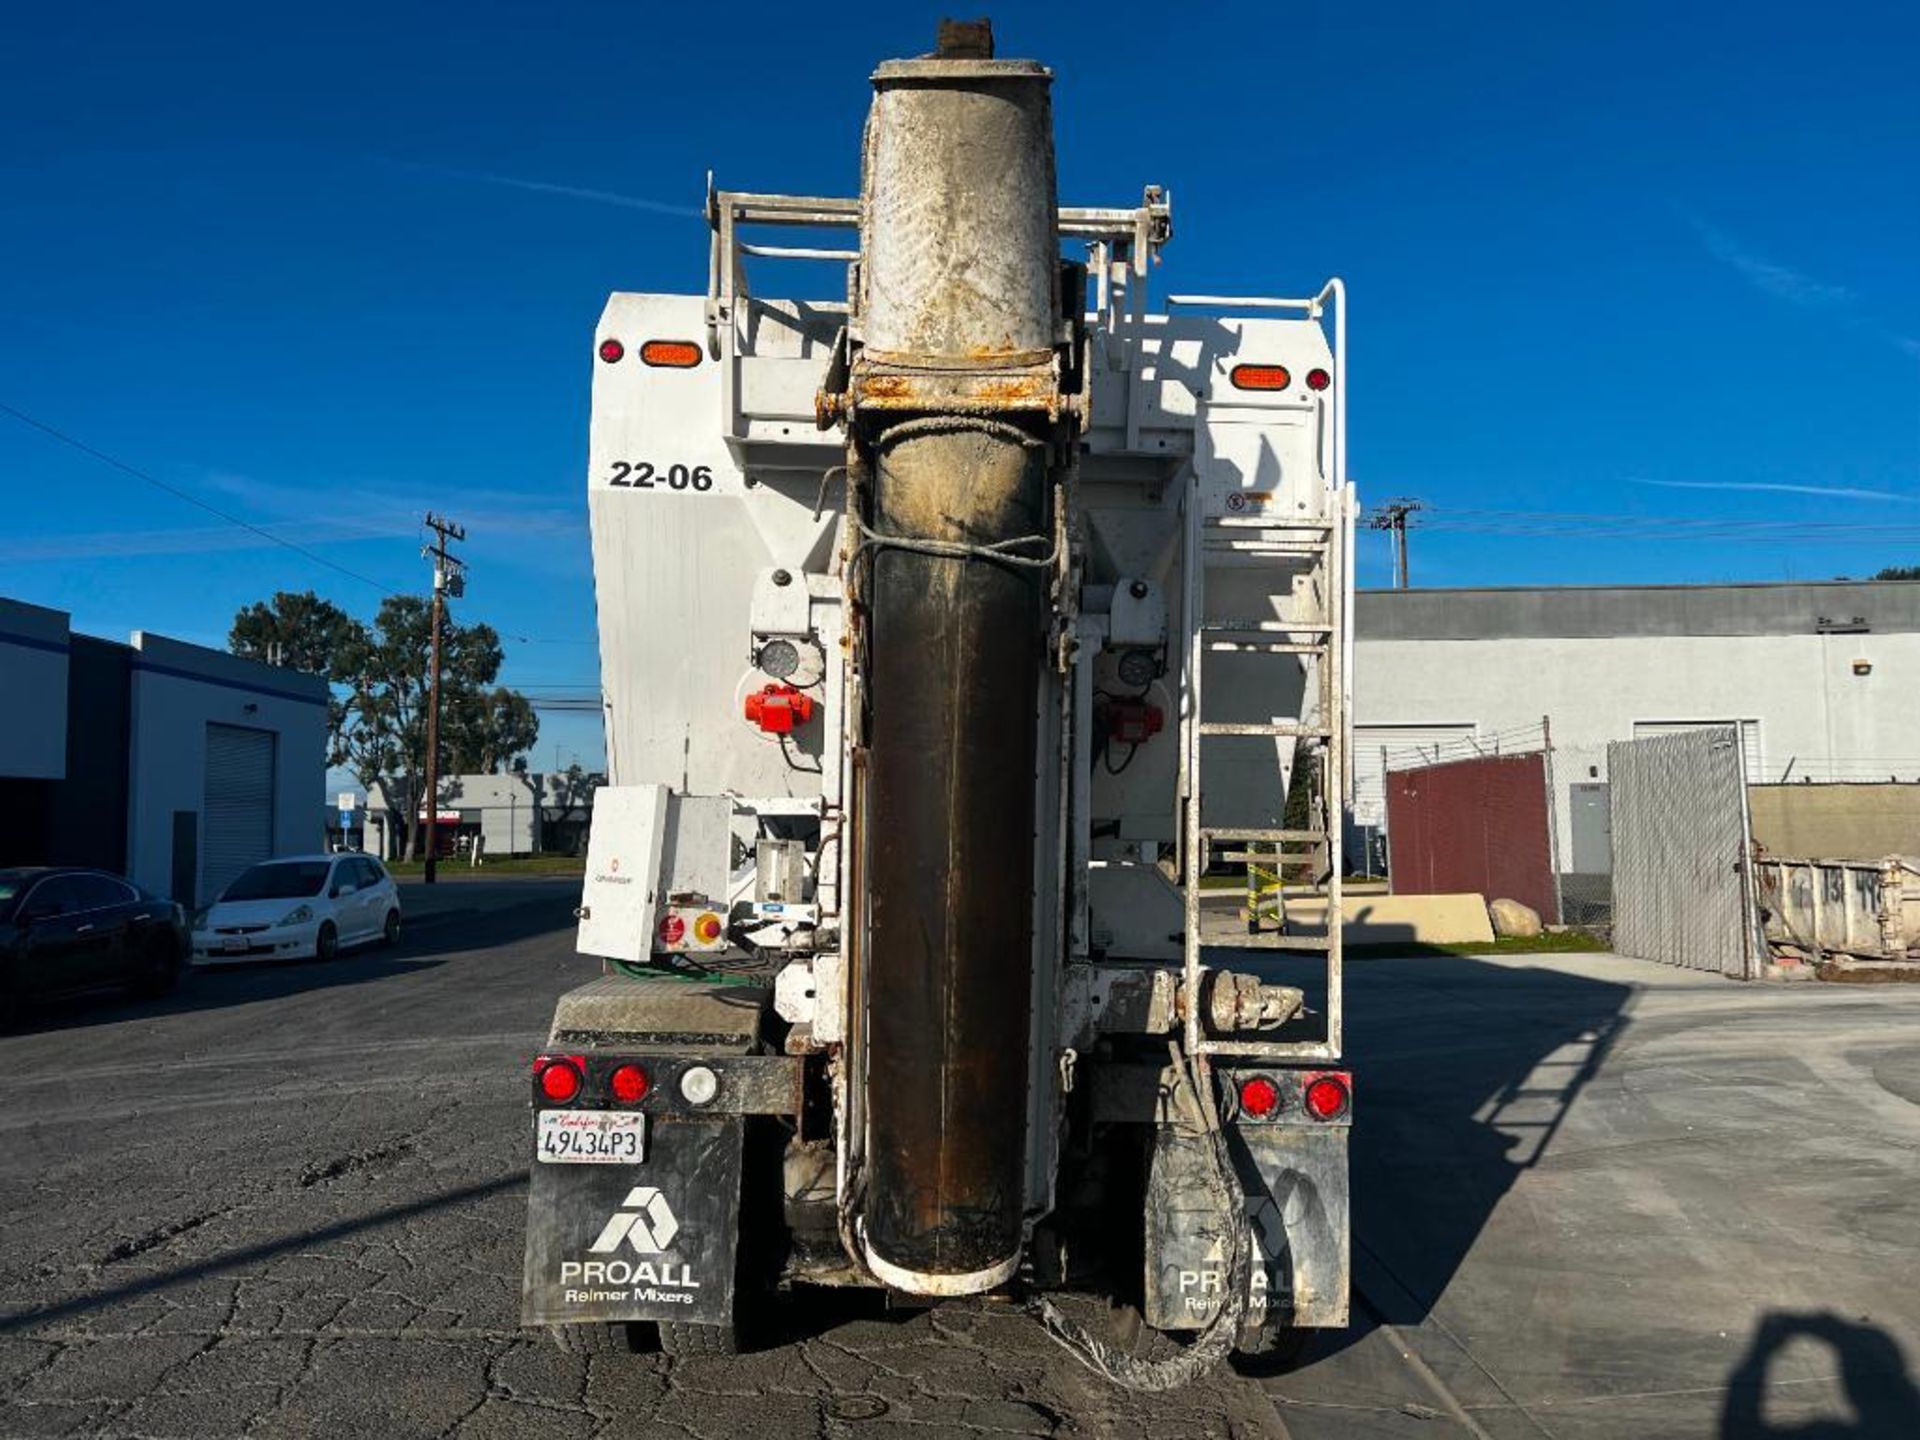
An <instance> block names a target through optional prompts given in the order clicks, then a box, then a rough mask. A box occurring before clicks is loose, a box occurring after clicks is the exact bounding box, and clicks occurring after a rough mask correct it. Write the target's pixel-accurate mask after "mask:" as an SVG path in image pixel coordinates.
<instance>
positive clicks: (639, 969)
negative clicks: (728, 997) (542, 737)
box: [607, 960, 773, 986]
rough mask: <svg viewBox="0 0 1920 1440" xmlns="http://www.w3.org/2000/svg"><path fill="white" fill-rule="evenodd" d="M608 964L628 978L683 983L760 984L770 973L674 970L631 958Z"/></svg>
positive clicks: (764, 982) (763, 983) (764, 981)
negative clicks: (743, 973)
mask: <svg viewBox="0 0 1920 1440" xmlns="http://www.w3.org/2000/svg"><path fill="white" fill-rule="evenodd" d="M607 963H608V964H610V965H612V966H613V968H614V969H616V970H618V971H619V972H620V973H621V974H622V975H624V976H626V977H627V978H628V979H629V980H677V981H679V982H680V983H681V984H683V985H760V986H764V985H766V984H767V983H768V981H770V980H771V979H772V978H773V977H772V976H770V975H752V976H748V975H729V974H727V973H726V972H725V971H721V970H697V969H695V970H676V969H669V968H668V967H667V966H665V965H636V964H634V963H633V962H632V961H631V960H609V961H608V962H607Z"/></svg>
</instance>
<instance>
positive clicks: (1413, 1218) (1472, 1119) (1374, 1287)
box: [1243, 945, 1633, 1374]
mask: <svg viewBox="0 0 1920 1440" xmlns="http://www.w3.org/2000/svg"><path fill="white" fill-rule="evenodd" d="M1345 990H1346V1036H1347V1041H1346V1045H1345V1049H1346V1053H1347V1058H1348V1061H1349V1063H1350V1064H1351V1066H1352V1068H1353V1073H1354V1094H1355V1101H1356V1105H1355V1120H1354V1126H1353V1136H1352V1149H1351V1152H1350V1156H1349V1164H1350V1169H1351V1177H1352V1180H1351V1186H1350V1193H1351V1194H1352V1197H1353V1207H1354V1208H1353V1279H1354V1295H1353V1305H1352V1314H1353V1323H1352V1325H1351V1326H1350V1327H1349V1328H1348V1329H1347V1330H1345V1331H1332V1332H1316V1333H1315V1334H1314V1335H1313V1337H1312V1338H1311V1339H1310V1340H1309V1341H1308V1343H1307V1345H1306V1347H1305V1349H1304V1351H1303V1352H1302V1354H1301V1356H1300V1357H1299V1359H1298V1360H1297V1361H1295V1362H1292V1363H1286V1362H1275V1364H1274V1365H1270V1366H1261V1365H1258V1364H1248V1365H1246V1366H1244V1367H1243V1368H1244V1369H1246V1371H1247V1372H1248V1373H1254V1374H1260V1373H1273V1372H1274V1371H1275V1370H1276V1369H1297V1368H1299V1367H1300V1366H1301V1365H1306V1364H1311V1363H1312V1362H1313V1361H1315V1360H1317V1359H1323V1358H1326V1357H1328V1356H1330V1355H1333V1354H1336V1353H1338V1352H1340V1351H1342V1350H1344V1349H1347V1348H1348V1347H1350V1346H1353V1345H1356V1344H1358V1343H1359V1342H1360V1341H1361V1340H1363V1339H1364V1338H1366V1336H1368V1335H1369V1334H1370V1333H1372V1332H1373V1331H1374V1330H1376V1329H1378V1328H1379V1327H1380V1326H1381V1325H1383V1324H1387V1325H1413V1324H1418V1323H1419V1322H1421V1321H1423V1320H1425V1319H1426V1318H1427V1316H1428V1315H1429V1314H1430V1313H1431V1312H1432V1310H1433V1308H1434V1306H1435V1305H1436V1304H1437V1303H1438V1302H1439V1300H1440V1297H1441V1296H1442V1295H1444V1294H1445V1293H1446V1290H1447V1287H1448V1285H1449V1284H1450V1283H1451V1282H1452V1280H1453V1277H1454V1274H1455V1272H1456V1271H1457V1270H1458V1269H1459V1267H1460V1264H1461V1262H1462V1260H1463V1259H1464V1258H1465V1257H1466V1255H1467V1253H1468V1251H1469V1250H1470V1249H1471V1248H1472V1247H1473V1244H1474V1241H1475V1240H1476V1239H1477V1238H1478V1236H1479V1235H1480V1233H1481V1231H1482V1230H1483V1229H1484V1228H1485V1226H1486V1224H1487V1221H1488V1219H1489V1217H1491V1215H1492V1214H1493V1212H1494V1210H1495V1208H1496V1207H1497V1206H1498V1205H1499V1204H1500V1202H1501V1200H1502V1199H1503V1198H1504V1197H1505V1196H1506V1194H1507V1192H1508V1191H1509V1190H1510V1189H1511V1188H1512V1187H1513V1185H1514V1184H1515V1182H1516V1181H1517V1180H1518V1178H1519V1177H1520V1175H1521V1174H1523V1173H1524V1172H1525V1171H1526V1170H1527V1169H1528V1168H1529V1167H1531V1166H1532V1165H1533V1164H1535V1163H1536V1161H1537V1160H1538V1159H1539V1157H1540V1156H1541V1155H1542V1154H1543V1153H1544V1152H1545V1151H1546V1149H1547V1146H1548V1145H1549V1144H1550V1143H1551V1141H1552V1139H1553V1137H1554V1134H1555V1133H1556V1131H1557V1130H1558V1128H1559V1126H1560V1123H1561V1121H1562V1119H1563V1118H1564V1116H1565V1115H1566V1113H1567V1110H1568V1108H1569V1106H1571V1104H1572V1103H1573V1100H1574V1098H1575V1096H1577V1095H1578V1094H1579V1092H1580V1090H1581V1089H1582V1088H1583V1087H1584V1086H1585V1085H1586V1084H1587V1082H1588V1081H1589V1080H1591V1079H1592V1078H1593V1077H1594V1075H1595V1074H1597V1073H1598V1071H1599V1069H1600V1067H1601V1065H1602V1064H1603V1063H1604V1061H1605V1059H1606V1056H1607V1054H1608V1051H1609V1050H1610V1048H1611V1047H1612V1045H1613V1044H1614V1042H1615V1041H1616V1039H1617V1038H1618V1037H1619V1035H1620V1033H1621V1031H1622V1030H1623V1029H1624V1028H1625V1026H1626V1025H1627V1023H1628V1022H1627V1020H1626V1019H1625V1016H1624V1011H1625V1009H1626V1006H1627V1002H1628V1000H1629V998H1630V997H1631V995H1632V993H1633V991H1632V988H1631V987H1630V986H1626V985H1619V984H1615V983H1612V982H1610V981H1606V980H1600V979H1595V978H1591V977H1588V976H1582V975H1577V974H1569V973H1567V972H1566V971H1565V970H1548V969H1544V968H1536V967H1532V966H1528V965H1526V964H1525V963H1524V961H1521V962H1519V963H1514V964H1489V963H1486V962H1483V961H1480V960H1475V959H1469V958H1466V957H1463V956H1457V955H1450V954H1444V953H1435V952H1426V953H1424V954H1422V953H1420V951H1419V947H1418V946H1417V945H1409V946H1408V948H1407V950H1406V951H1404V952H1402V957H1401V958H1396V959H1391V960H1388V959H1378V960H1367V959H1356V963H1355V964H1353V965H1352V966H1351V967H1350V968H1349V969H1348V970H1347V972H1346V985H1345Z"/></svg>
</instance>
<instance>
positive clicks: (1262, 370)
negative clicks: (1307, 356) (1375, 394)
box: [648, 361, 1293, 390]
mask: <svg viewBox="0 0 1920 1440" xmlns="http://www.w3.org/2000/svg"><path fill="white" fill-rule="evenodd" d="M648 363H649V364H651V363H652V362H651V361H649V362H648ZM1227 379H1229V380H1231V381H1232V382H1233V388H1234V389H1236V390H1284V389H1286V388H1287V386H1289V385H1291V384H1292V383H1293V376H1292V375H1290V374H1288V373H1287V367H1286V366H1284V365H1236V366H1234V367H1233V369H1232V371H1230V372H1229V373H1228V375H1227Z"/></svg>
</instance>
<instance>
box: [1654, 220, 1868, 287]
mask: <svg viewBox="0 0 1920 1440" xmlns="http://www.w3.org/2000/svg"><path fill="white" fill-rule="evenodd" d="M1689 223H1691V224H1692V226H1693V230H1694V233H1695V234H1696V235H1698V236H1699V237H1700V243H1701V244H1703V245H1705V246H1706V247H1707V252H1708V253H1709V254H1710V255H1712V256H1713V258H1714V259H1716V260H1718V261H1720V262H1721V263H1722V264H1725V265H1730V266H1732V267H1733V269H1734V270H1736V271H1738V272H1739V273H1740V274H1741V275H1742V276H1744V277H1745V278H1746V280H1747V283H1748V284H1750V285H1752V286H1753V287H1754V288H1755V289H1756V290H1760V291H1764V292H1765V293H1766V294H1768V295H1771V296H1773V297H1774V298H1775V299H1777V300H1785V301H1786V302H1787V303H1788V304H1790V305H1798V306H1800V307H1802V308H1803V309H1809V310H1815V309H1826V308H1830V307H1832V306H1836V305H1851V304H1852V303H1853V302H1854V300H1855V299H1857V298H1858V297H1857V296H1855V294H1854V292H1853V291H1852V290H1850V289H1848V288H1847V287H1846V286H1845V285H1830V284H1828V283H1827V282H1826V281H1824V280H1816V279H1814V278H1813V277H1812V276H1811V275H1807V274H1805V273H1803V272H1802V271H1799V270H1796V269H1794V268H1793V267H1792V266H1791V265H1782V264H1781V263H1780V262H1779V261H1777V260H1770V259H1768V258H1767V257H1766V256H1764V255H1759V254H1756V253H1755V252H1753V251H1752V250H1749V249H1748V248H1747V247H1746V246H1744V245H1742V244H1741V243H1740V242H1739V241H1738V240H1735V239H1734V238H1733V237H1732V236H1731V235H1729V234H1727V232H1726V231H1724V230H1721V229H1718V228H1717V227H1715V226H1712V225H1709V224H1707V222H1706V221H1704V220H1701V219H1698V218H1692V219H1690V222H1689Z"/></svg>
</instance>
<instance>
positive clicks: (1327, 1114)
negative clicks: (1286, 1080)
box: [1305, 1075, 1353, 1120]
mask: <svg viewBox="0 0 1920 1440" xmlns="http://www.w3.org/2000/svg"><path fill="white" fill-rule="evenodd" d="M1305 1098H1306V1102H1307V1113H1308V1114H1309V1115H1311V1116H1313V1118H1314V1119H1316V1120H1338V1119H1339V1118H1340V1117H1341V1116H1342V1115H1344V1114H1346V1113H1347V1106H1348V1105H1350V1104H1352V1103H1353V1097H1352V1096H1351V1095H1350V1094H1349V1093H1348V1091H1347V1085H1346V1082H1345V1081H1344V1080H1342V1079H1341V1078H1340V1077H1339V1076H1337V1075H1322V1076H1321V1077H1320V1078H1319V1079H1317V1080H1315V1081H1314V1082H1313V1083H1312V1084H1310V1085H1308V1086H1307V1093H1306V1097H1305Z"/></svg>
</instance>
